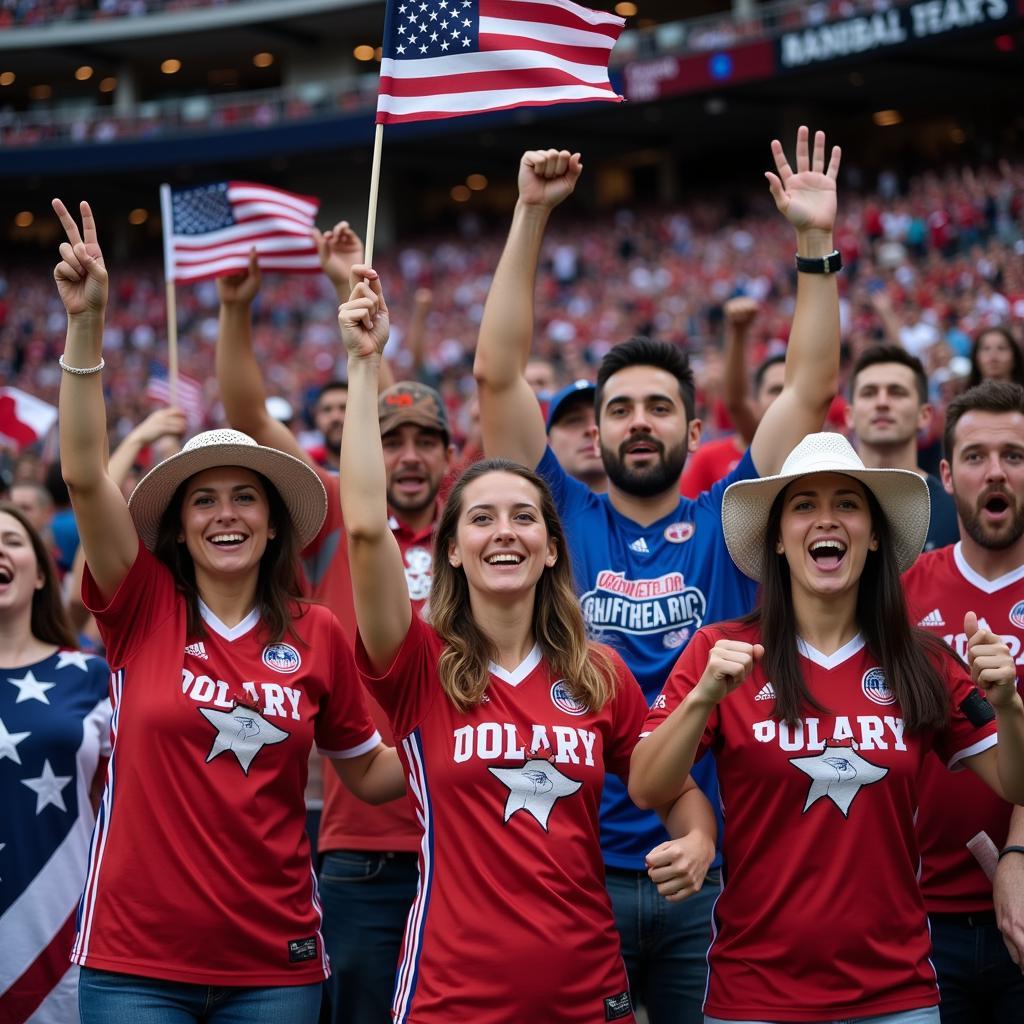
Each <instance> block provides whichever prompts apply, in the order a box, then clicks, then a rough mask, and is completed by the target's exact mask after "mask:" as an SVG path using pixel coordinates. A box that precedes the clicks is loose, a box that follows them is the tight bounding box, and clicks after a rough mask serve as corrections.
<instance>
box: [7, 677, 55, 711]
mask: <svg viewBox="0 0 1024 1024" xmlns="http://www.w3.org/2000/svg"><path fill="white" fill-rule="evenodd" d="M7 682H9V683H11V684H12V685H14V686H16V687H17V688H18V696H17V697H15V698H14V703H15V704H20V703H21V702H22V701H25V700H37V701H39V702H40V704H49V703H50V698H49V697H47V696H46V691H47V690H52V689H53V688H54V687H55V686H56V685H57V684H56V683H41V682H39V680H38V679H36V677H35V676H34V675H33V674H32V673H31V672H26V673H25V674H24V675H23V676H22V677H21V678H20V679H15V678H14V677H13V676H8V677H7Z"/></svg>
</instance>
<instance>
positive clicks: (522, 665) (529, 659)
mask: <svg viewBox="0 0 1024 1024" xmlns="http://www.w3.org/2000/svg"><path fill="white" fill-rule="evenodd" d="M539 664H540V644H534V645H533V650H532V651H530V653H529V654H528V655H527V656H526V657H525V658H523V660H522V661H521V662H519V664H518V665H516V667H515V668H514V669H512V670H511V671H510V670H509V669H506V668H502V667H501V666H500V665H495V663H494V662H493V661H492V662H491V663H490V664H489V665H488V666H487V669H488V671H489V672H490V673H491V675H492V676H497V677H498V678H499V679H500V680H501V681H502V682H503V683H508V685H509V686H518V685H519V684H520V683H521V682H522V681H523V680H524V679H525V678H526V677H527V676H528V675H529V674H530V673H531V672H532V671H533V670H534V669H535V668H536V667H537V666H538V665H539Z"/></svg>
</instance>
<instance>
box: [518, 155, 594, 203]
mask: <svg viewBox="0 0 1024 1024" xmlns="http://www.w3.org/2000/svg"><path fill="white" fill-rule="evenodd" d="M582 171H583V162H582V160H581V159H580V155H579V153H570V152H569V151H568V150H567V149H561V150H559V149H533V150H528V151H527V152H526V153H524V154H523V158H522V160H520V161H519V201H520V202H522V203H525V204H526V205H527V206H540V207H543V208H545V209H548V210H552V209H554V208H555V207H556V206H557V205H558V204H559V203H561V202H562V201H563V200H565V199H568V197H569V196H571V195H572V193H573V190H574V189H575V188H576V182H577V181H578V180H579V176H580V174H581V173H582Z"/></svg>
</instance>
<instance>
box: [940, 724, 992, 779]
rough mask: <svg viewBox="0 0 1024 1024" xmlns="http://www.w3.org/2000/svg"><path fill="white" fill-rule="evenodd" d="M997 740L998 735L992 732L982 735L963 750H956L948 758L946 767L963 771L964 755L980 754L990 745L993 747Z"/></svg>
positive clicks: (955, 770) (964, 766)
mask: <svg viewBox="0 0 1024 1024" xmlns="http://www.w3.org/2000/svg"><path fill="white" fill-rule="evenodd" d="M998 742H999V737H998V736H997V735H996V734H995V733H992V735H991V736H983V737H982V738H981V739H980V740H978V742H977V743H972V744H971V745H970V746H969V747H965V748H964V749H963V750H958V751H957V752H956V753H955V754H954V755H953V756H952V757H951V758H950V759H949V764H947V765H946V767H947V768H948V769H949V770H950V771H951V772H958V771H963V769H964V768H966V767H967V766H966V765H965V764H963V763H962V762H963V760H964V758H965V757H973V756H974V755H975V754H980V753H981V752H982V751H984V750H988V749H989V748H990V747H994V746H995V745H996V744H997V743H998Z"/></svg>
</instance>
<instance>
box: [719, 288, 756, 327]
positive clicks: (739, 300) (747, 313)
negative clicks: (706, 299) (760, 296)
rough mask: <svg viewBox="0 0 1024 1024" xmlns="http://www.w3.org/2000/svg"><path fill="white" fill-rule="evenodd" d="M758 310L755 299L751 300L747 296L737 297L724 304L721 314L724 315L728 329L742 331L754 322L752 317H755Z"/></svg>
mask: <svg viewBox="0 0 1024 1024" xmlns="http://www.w3.org/2000/svg"><path fill="white" fill-rule="evenodd" d="M759 309H760V305H759V303H758V301H757V299H752V298H750V297H749V296H747V295H737V296H736V297H735V298H732V299H729V300H728V302H726V304H725V305H724V306H723V307H722V312H723V313H724V314H725V322H726V323H727V324H728V325H729V326H730V327H732V328H734V329H736V330H739V331H742V330H744V329H746V328H747V327H749V326H750V325H751V324H752V323H753V322H754V317H756V316H757V312H758V310H759Z"/></svg>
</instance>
